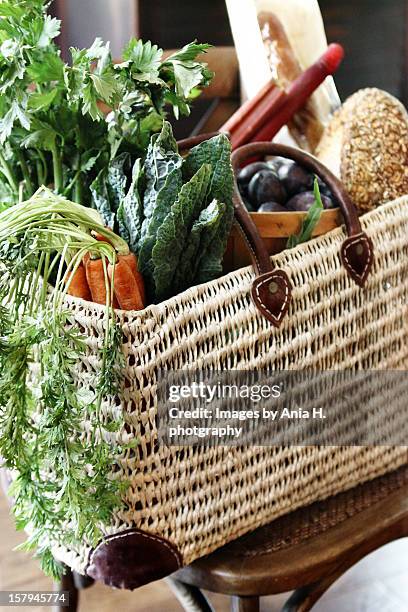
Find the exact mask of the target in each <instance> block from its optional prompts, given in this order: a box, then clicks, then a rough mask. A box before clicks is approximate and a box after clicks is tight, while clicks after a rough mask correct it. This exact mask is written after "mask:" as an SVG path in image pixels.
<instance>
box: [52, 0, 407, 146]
mask: <svg viewBox="0 0 408 612" xmlns="http://www.w3.org/2000/svg"><path fill="white" fill-rule="evenodd" d="M237 2H239V0H237ZM320 7H321V10H322V13H323V17H324V21H325V24H326V31H327V36H328V39H329V42H331V41H338V42H340V43H342V44H343V45H344V47H345V49H346V60H345V61H344V62H343V65H342V67H341V68H340V70H339V72H338V74H337V76H336V84H337V87H338V89H339V92H340V95H341V98H342V99H344V98H345V97H347V96H348V95H349V94H351V93H352V92H354V91H356V90H357V89H359V88H361V87H364V86H376V87H379V88H381V89H385V90H387V91H389V92H390V93H392V94H394V95H395V96H397V97H399V98H400V99H401V100H402V101H403V102H404V103H405V105H406V106H407V105H408V83H407V78H406V76H407V73H408V28H407V24H408V3H407V2H406V0H342V1H339V0H320ZM53 11H54V13H55V14H56V15H58V16H59V17H60V18H61V19H63V24H64V27H63V31H62V35H61V38H60V44H61V47H62V50H63V54H64V57H65V58H66V59H69V47H70V46H76V47H85V46H89V45H90V44H91V43H92V42H93V39H94V37H95V34H94V33H95V32H98V33H99V34H100V36H101V37H102V38H103V39H105V40H110V41H111V44H112V51H113V54H114V56H117V57H118V58H119V57H120V53H121V49H122V47H123V45H124V44H125V43H126V42H127V41H128V40H129V38H130V37H131V36H132V35H135V36H140V37H141V38H143V39H145V40H148V39H151V40H152V41H153V42H155V43H157V44H158V45H160V46H161V47H162V48H164V49H171V48H174V47H179V46H182V45H183V44H185V43H187V42H189V41H190V40H193V39H195V38H198V39H199V40H200V41H201V42H210V43H212V44H213V45H217V46H231V45H232V36H231V31H230V27H229V22H228V16H227V11H226V8H225V2H224V0H194V1H193V2H192V1H191V0H172V1H171V2H169V1H168V0H154V1H152V0H54V3H53ZM220 57H221V58H222V57H223V56H220ZM228 96H229V97H232V98H234V96H236V101H237V100H238V87H237V88H236V91H235V92H233V91H231V90H230V91H228ZM218 102H219V101H218ZM218 102H217V101H215V102H214V100H208V99H207V100H200V101H199V102H197V103H196V104H195V108H194V112H193V115H192V116H191V117H190V118H189V119H186V120H183V122H182V123H180V124H179V125H178V126H177V132H178V134H177V135H178V136H179V137H182V136H187V135H188V134H189V133H190V132H191V131H192V130H193V129H194V127H196V131H198V130H199V129H200V128H203V127H206V128H213V127H215V128H216V127H218V126H217V125H216V122H217V119H213V120H212V123H211V124H210V125H207V124H206V113H207V117H208V115H210V114H211V112H210V111H209V109H211V110H212V111H214V109H215V106H216V105H217V103H218ZM231 108H232V105H231V100H230V101H229V105H225V101H224V109H225V110H224V113H230V112H231ZM222 115H223V113H222V112H221V111H219V115H218V117H219V119H218V120H220V118H221V116H222ZM200 119H202V120H203V121H202V122H201V123H200V124H199V126H198V128H197V123H198V122H200ZM220 124H221V123H220Z"/></svg>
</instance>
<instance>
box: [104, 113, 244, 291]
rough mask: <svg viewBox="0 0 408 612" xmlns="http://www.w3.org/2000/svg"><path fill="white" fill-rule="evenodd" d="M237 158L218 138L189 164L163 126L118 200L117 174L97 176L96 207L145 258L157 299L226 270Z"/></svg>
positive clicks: (142, 268)
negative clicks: (115, 190) (115, 191)
mask: <svg viewBox="0 0 408 612" xmlns="http://www.w3.org/2000/svg"><path fill="white" fill-rule="evenodd" d="M230 156H231V146H230V142H229V140H228V138H227V137H226V136H225V135H223V134H219V135H218V136H214V137H213V138H211V139H209V140H207V141H204V142H202V143H201V144H199V145H197V146H196V147H194V148H193V149H192V150H191V151H190V152H189V154H188V155H187V157H186V158H185V159H184V158H183V157H182V156H181V155H180V154H179V152H178V150H177V143H176V141H175V140H174V137H173V134H172V130H171V126H170V124H169V123H168V122H164V124H163V128H162V130H161V132H160V134H154V135H153V136H152V138H151V141H150V144H149V147H148V151H147V155H146V159H145V161H144V164H143V163H142V161H141V160H138V161H137V162H136V163H135V166H134V168H133V180H132V182H131V185H130V186H129V187H126V190H122V191H121V193H122V200H121V201H120V202H119V203H118V201H117V200H115V198H113V197H109V192H110V191H111V188H112V178H111V177H112V173H110V172H109V171H108V172H106V173H104V174H103V175H100V176H99V177H98V179H97V181H96V183H95V185H94V187H95V188H96V187H97V190H96V189H94V192H93V193H94V205H95V207H96V208H98V210H99V211H100V212H101V213H102V215H103V218H104V220H105V223H106V224H107V225H109V226H110V227H113V228H114V229H115V230H117V231H118V232H119V234H120V235H121V236H122V238H124V239H125V240H127V241H128V243H129V245H130V247H131V249H132V250H133V251H134V252H135V253H136V254H137V255H138V262H139V270H140V272H141V273H142V274H143V276H144V279H145V281H146V284H147V289H148V292H149V297H150V299H151V301H153V302H160V301H162V300H164V299H167V298H169V297H171V296H172V295H175V294H177V293H179V292H180V291H183V290H184V289H187V288H188V287H191V286H192V285H197V284H200V283H205V282H208V281H210V280H213V279H215V278H217V277H218V276H220V274H221V273H222V260H223V256H224V252H225V249H226V245H227V239H228V236H229V233H230V231H231V225H232V221H233V205H232V192H233V171H232V167H231V161H230ZM123 176H124V174H123ZM118 181H119V182H120V179H119V176H117V177H116V182H118ZM121 184H122V183H121ZM123 184H124V183H123Z"/></svg>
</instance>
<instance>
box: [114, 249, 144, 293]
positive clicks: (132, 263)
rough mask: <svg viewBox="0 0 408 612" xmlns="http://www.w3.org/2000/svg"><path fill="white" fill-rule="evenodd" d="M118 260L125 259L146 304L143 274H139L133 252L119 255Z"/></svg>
mask: <svg viewBox="0 0 408 612" xmlns="http://www.w3.org/2000/svg"><path fill="white" fill-rule="evenodd" d="M118 261H125V262H126V263H127V265H128V266H129V268H130V269H131V271H132V274H133V276H134V277H135V279H136V282H137V285H138V287H139V291H140V296H141V298H142V302H143V304H146V289H145V284H144V280H143V276H142V275H141V274H140V272H139V270H138V267H137V257H136V255H135V254H134V253H129V255H119V257H118Z"/></svg>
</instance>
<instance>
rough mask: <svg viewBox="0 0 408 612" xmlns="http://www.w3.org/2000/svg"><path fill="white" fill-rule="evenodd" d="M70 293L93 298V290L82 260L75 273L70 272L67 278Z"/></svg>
mask: <svg viewBox="0 0 408 612" xmlns="http://www.w3.org/2000/svg"><path fill="white" fill-rule="evenodd" d="M67 285H69V286H68V293H69V295H73V296H74V297H78V298H82V299H83V300H88V302H89V301H90V300H91V292H90V289H89V285H88V281H87V280H86V272H85V267H84V265H83V263H82V262H81V263H80V264H79V266H78V268H77V269H76V270H75V272H74V274H72V273H71V274H70V275H69V277H68V279H67Z"/></svg>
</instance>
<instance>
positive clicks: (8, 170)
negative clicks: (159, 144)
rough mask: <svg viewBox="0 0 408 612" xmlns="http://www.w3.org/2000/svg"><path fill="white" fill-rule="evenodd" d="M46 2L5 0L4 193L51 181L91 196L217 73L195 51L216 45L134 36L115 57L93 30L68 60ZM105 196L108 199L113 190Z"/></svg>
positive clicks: (21, 194) (0, 50)
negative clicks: (166, 49) (168, 45)
mask: <svg viewBox="0 0 408 612" xmlns="http://www.w3.org/2000/svg"><path fill="white" fill-rule="evenodd" d="M48 5H49V2H48V1H46V0H13V1H11V0H9V1H4V0H3V1H2V2H1V3H0V145H1V150H0V203H2V204H11V203H13V202H16V201H18V200H20V201H21V200H23V199H26V198H29V197H30V196H32V195H33V193H34V192H36V191H37V189H38V188H39V187H40V186H42V185H43V184H44V185H52V186H53V188H54V189H55V192H56V193H58V194H60V195H64V196H65V197H67V198H71V199H73V200H74V201H76V202H79V203H81V204H83V205H90V204H91V202H92V192H93V191H94V189H93V188H91V185H92V184H94V182H95V179H97V177H98V176H99V175H100V174H101V173H106V172H108V166H109V171H113V168H114V164H115V160H119V161H117V163H118V164H119V163H121V161H122V160H123V159H124V157H123V156H126V155H127V156H128V158H129V159H128V160H127V161H126V163H128V164H129V165H130V167H132V166H133V165H134V163H135V161H136V159H137V158H138V157H139V156H142V155H144V153H145V150H146V147H147V145H148V143H149V140H150V137H151V135H152V134H153V133H155V132H158V131H160V129H161V127H162V123H163V116H164V115H165V112H166V108H167V107H169V106H170V107H172V108H173V111H174V114H175V116H176V117H178V116H179V115H187V114H188V113H189V112H190V107H189V102H190V99H192V97H194V95H195V93H196V90H197V88H201V87H205V86H206V85H208V83H209V82H210V80H211V78H212V73H211V72H210V71H209V70H208V69H207V67H206V65H205V64H203V63H200V62H197V60H196V58H197V56H198V55H199V54H201V53H203V52H205V51H206V50H207V49H208V47H209V45H207V44H198V43H196V42H193V43H190V44H188V45H186V46H185V47H184V48H183V49H181V50H180V51H178V52H176V53H174V54H173V55H171V56H170V57H167V58H166V57H164V54H163V51H162V49H159V48H158V47H157V46H156V45H152V44H151V43H150V42H146V43H144V42H143V41H141V40H136V39H132V40H131V41H130V42H129V44H128V45H127V46H126V48H125V49H124V52H123V61H122V63H119V64H115V63H114V62H113V60H112V56H111V51H110V47H109V43H104V42H103V41H102V40H101V39H100V38H96V39H95V41H94V43H93V44H92V46H91V47H90V48H89V49H71V56H72V63H71V65H68V64H66V63H65V62H64V61H63V60H62V59H61V56H60V52H59V50H58V48H57V46H56V44H55V42H54V40H55V38H56V37H57V36H58V34H59V31H60V22H59V21H58V20H57V19H55V18H52V17H50V16H49V15H47V7H48ZM117 187H118V188H120V186H119V185H117ZM96 191H97V188H96ZM100 198H101V202H100V205H101V207H102V209H103V208H104V207H105V208H106V206H105V205H102V200H103V199H106V194H103V193H102V194H100Z"/></svg>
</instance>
